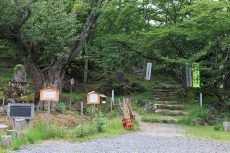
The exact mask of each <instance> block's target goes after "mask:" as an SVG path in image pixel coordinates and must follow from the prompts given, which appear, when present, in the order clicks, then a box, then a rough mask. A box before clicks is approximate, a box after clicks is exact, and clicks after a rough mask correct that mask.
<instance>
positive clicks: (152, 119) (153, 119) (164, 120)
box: [142, 116, 179, 124]
mask: <svg viewBox="0 0 230 153" xmlns="http://www.w3.org/2000/svg"><path fill="white" fill-rule="evenodd" d="M142 121H143V122H151V123H169V124H176V123H178V121H179V117H178V116H159V117H158V116H148V117H144V118H142Z"/></svg>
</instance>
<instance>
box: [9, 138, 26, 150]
mask: <svg viewBox="0 0 230 153" xmlns="http://www.w3.org/2000/svg"><path fill="white" fill-rule="evenodd" d="M26 144H28V141H27V139H26V137H24V136H19V137H17V138H14V139H13V141H12V144H11V147H12V149H13V150H18V149H19V148H20V147H21V146H23V145H26Z"/></svg>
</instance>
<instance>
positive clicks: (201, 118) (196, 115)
mask: <svg viewBox="0 0 230 153" xmlns="http://www.w3.org/2000/svg"><path fill="white" fill-rule="evenodd" d="M194 105H195V104H194ZM187 111H188V113H189V114H188V115H187V116H183V117H181V119H180V120H179V123H181V124H185V125H209V124H211V125H212V124H213V123H214V122H215V121H213V116H212V114H211V113H210V112H209V110H208V109H206V108H205V107H203V108H202V109H201V108H200V107H199V106H197V105H195V106H192V105H191V106H189V108H188V109H187Z"/></svg>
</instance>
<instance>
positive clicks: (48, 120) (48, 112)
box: [46, 101, 51, 128]
mask: <svg viewBox="0 0 230 153" xmlns="http://www.w3.org/2000/svg"><path fill="white" fill-rule="evenodd" d="M50 103H51V101H48V109H47V114H48V116H47V122H46V124H47V127H48V128H49V126H50Z"/></svg>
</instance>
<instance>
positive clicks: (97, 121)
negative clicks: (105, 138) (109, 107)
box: [94, 113, 106, 133]
mask: <svg viewBox="0 0 230 153" xmlns="http://www.w3.org/2000/svg"><path fill="white" fill-rule="evenodd" d="M94 126H95V128H96V130H97V132H99V133H100V132H104V131H105V128H106V117H105V116H104V115H103V114H102V113H100V114H99V116H97V117H95V118H94Z"/></svg>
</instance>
